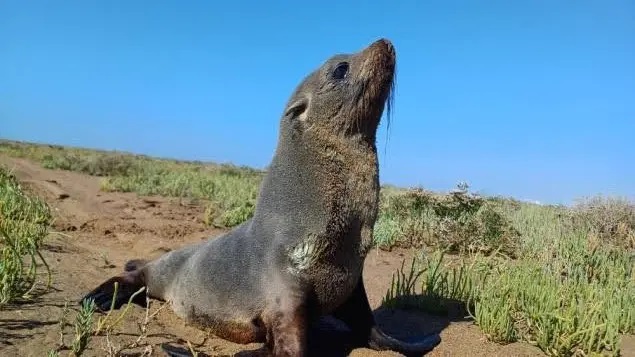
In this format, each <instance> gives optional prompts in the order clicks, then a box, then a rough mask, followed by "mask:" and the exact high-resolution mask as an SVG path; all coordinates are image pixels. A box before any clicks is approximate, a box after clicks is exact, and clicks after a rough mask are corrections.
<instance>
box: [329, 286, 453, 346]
mask: <svg viewBox="0 0 635 357" xmlns="http://www.w3.org/2000/svg"><path fill="white" fill-rule="evenodd" d="M333 316H334V317H335V318H337V319H339V320H341V321H342V322H344V323H346V324H347V325H348V327H349V328H350V330H351V332H352V334H353V340H354V341H353V342H354V343H355V344H356V345H357V346H361V347H370V348H372V349H374V350H392V351H396V352H399V353H401V354H403V355H406V356H421V355H423V354H425V353H427V352H430V351H432V350H433V349H434V348H435V347H436V346H437V345H438V344H439V343H441V336H440V335H439V334H432V335H426V336H424V337H423V338H421V339H419V340H417V341H415V342H406V341H400V340H398V339H396V338H394V337H391V336H388V335H387V334H386V333H385V332H383V331H382V330H380V329H379V326H377V323H376V322H375V317H374V315H373V312H372V310H371V308H370V304H369V302H368V296H367V295H366V290H365V288H364V281H363V279H362V278H361V276H360V278H359V281H358V283H357V285H356V286H355V290H353V293H352V294H351V295H350V296H349V298H348V299H347V300H346V301H345V302H344V304H342V305H340V307H338V308H337V309H336V310H335V311H334V313H333Z"/></svg>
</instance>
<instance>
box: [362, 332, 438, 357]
mask: <svg viewBox="0 0 635 357" xmlns="http://www.w3.org/2000/svg"><path fill="white" fill-rule="evenodd" d="M439 343H441V335H439V334H438V333H434V334H430V335H426V336H424V337H422V338H419V339H417V340H416V341H413V342H406V341H401V340H397V339H396V338H394V337H390V336H388V335H386V334H385V333H384V332H383V331H381V330H380V329H379V328H378V327H377V326H373V328H372V329H371V334H370V339H369V347H370V348H372V349H374V350H391V351H397V352H399V353H401V354H403V355H406V356H421V355H424V354H426V353H427V352H430V351H432V350H433V349H434V348H435V347H436V346H437V345H438V344H439Z"/></svg>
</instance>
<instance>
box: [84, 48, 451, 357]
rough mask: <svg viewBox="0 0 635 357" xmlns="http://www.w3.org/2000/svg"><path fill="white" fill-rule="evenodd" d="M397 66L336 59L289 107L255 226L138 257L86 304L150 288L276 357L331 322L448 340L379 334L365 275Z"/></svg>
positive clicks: (191, 316)
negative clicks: (320, 323) (320, 321)
mask: <svg viewBox="0 0 635 357" xmlns="http://www.w3.org/2000/svg"><path fill="white" fill-rule="evenodd" d="M395 65H396V52H395V48H394V47H393V45H392V43H391V42H390V41H389V40H387V39H379V40H377V41H375V42H373V43H372V44H370V45H369V46H367V47H366V48H364V49H362V50H361V51H359V52H356V53H351V54H338V55H334V56H332V57H331V58H329V59H328V60H326V61H325V62H324V63H323V64H322V65H321V66H320V67H319V68H317V69H316V70H314V71H313V72H312V73H310V74H309V75H308V76H307V77H305V78H304V79H303V81H302V82H301V83H300V84H299V85H298V86H297V87H296V89H295V91H294V92H293V94H292V95H291V97H290V99H289V100H288V102H287V105H286V107H285V109H284V111H283V114H282V117H281V119H280V122H279V134H278V143H277V146H276V150H275V153H274V156H273V158H272V161H271V163H270V165H269V169H268V170H267V173H266V175H265V177H264V179H263V181H262V184H261V187H260V193H259V196H258V201H257V204H256V209H255V212H254V215H253V217H252V218H251V219H249V220H248V221H246V222H244V223H242V224H240V225H239V226H237V227H235V228H234V229H232V230H231V231H229V232H227V233H225V234H223V235H221V236H219V237H217V238H213V239H209V240H207V241H203V242H200V243H198V244H193V245H188V246H185V247H183V248H180V249H178V250H174V251H171V252H169V253H166V254H164V255H162V256H160V257H158V258H157V259H154V260H151V261H143V260H132V261H130V262H128V263H127V264H126V267H125V269H124V272H123V273H121V274H120V275H118V276H114V277H112V278H110V279H108V280H107V281H105V282H104V283H102V284H101V285H99V286H98V287H97V288H95V289H94V290H93V291H91V292H89V293H88V294H87V295H86V296H84V298H83V299H82V300H86V299H92V300H94V301H95V303H96V306H97V308H98V309H99V310H102V311H103V310H108V309H109V308H110V306H111V304H112V306H114V307H115V308H119V307H121V306H122V305H123V304H125V303H126V302H127V301H128V299H129V298H130V297H131V296H132V294H134V293H135V292H136V291H138V290H139V289H140V288H142V287H145V288H146V290H145V293H146V294H147V297H150V298H154V299H158V300H163V301H169V302H170V305H171V307H172V309H173V310H174V312H175V313H176V314H177V315H178V316H180V317H182V318H184V319H185V320H186V321H188V322H189V323H191V324H193V325H196V326H199V327H201V328H204V329H206V330H208V331H210V332H212V333H213V334H215V335H216V336H218V337H221V338H224V339H226V340H229V341H233V342H236V343H242V344H246V343H252V342H263V343H264V346H265V351H267V353H269V354H270V355H273V356H305V355H307V332H308V328H309V325H310V324H311V322H313V321H316V319H317V318H319V317H320V316H324V315H332V316H334V317H335V318H337V319H339V320H341V321H343V322H344V323H345V324H346V325H348V327H349V328H350V330H351V334H352V336H353V339H354V343H355V345H356V346H365V347H370V348H373V349H377V350H385V349H389V350H394V351H397V352H400V353H402V354H405V355H422V354H424V353H425V352H427V351H429V350H431V349H433V348H434V347H435V346H436V345H437V344H438V343H439V342H440V337H439V335H438V334H434V335H428V336H424V337H422V338H421V339H420V340H418V341H417V342H405V341H400V340H397V339H395V338H393V337H391V336H388V335H387V334H385V333H384V332H383V331H381V329H379V327H378V326H377V324H376V323H375V320H374V315H373V313H372V310H371V308H370V305H369V303H368V298H367V296H366V291H365V288H364V283H363V279H362V269H363V263H364V259H365V257H366V254H367V253H368V251H369V250H370V249H371V247H372V242H373V227H374V224H375V220H376V218H377V212H378V202H379V165H378V159H377V149H376V144H375V142H376V133H377V128H378V126H379V123H380V119H381V117H382V115H383V113H384V109H385V108H387V112H388V114H390V109H391V103H392V98H393V93H394V90H393V88H394V85H393V83H394V77H395ZM115 282H116V283H118V285H119V288H118V290H117V294H116V296H114V291H115V290H114V283H115ZM144 302H145V296H143V294H141V295H138V296H137V299H136V300H135V303H137V304H140V305H142V306H144V305H145V303H144Z"/></svg>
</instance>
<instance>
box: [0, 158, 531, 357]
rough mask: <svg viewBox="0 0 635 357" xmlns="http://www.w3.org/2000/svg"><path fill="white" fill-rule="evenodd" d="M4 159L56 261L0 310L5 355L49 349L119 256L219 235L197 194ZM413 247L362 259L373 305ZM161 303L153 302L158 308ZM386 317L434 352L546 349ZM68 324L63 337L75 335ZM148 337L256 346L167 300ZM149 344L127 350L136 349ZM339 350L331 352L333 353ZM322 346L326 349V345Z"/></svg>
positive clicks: (221, 346) (126, 331)
mask: <svg viewBox="0 0 635 357" xmlns="http://www.w3.org/2000/svg"><path fill="white" fill-rule="evenodd" d="M0 163H1V164H5V165H8V166H9V167H10V168H12V169H13V170H14V172H15V173H16V175H17V176H18V178H19V179H20V180H21V181H22V182H23V183H24V185H25V186H26V187H28V188H29V189H31V190H33V191H34V192H35V193H37V194H38V195H40V196H41V197H43V198H44V199H46V200H47V202H49V204H50V205H51V207H52V208H53V209H54V216H55V223H54V230H55V231H57V232H60V233H61V234H52V235H51V236H50V237H49V239H48V241H47V244H46V246H45V251H44V255H45V257H46V258H47V261H48V262H49V264H50V265H51V268H52V270H53V278H54V284H53V289H52V290H51V291H49V292H48V293H46V294H44V295H42V296H41V297H40V298H39V299H37V300H36V301H34V302H31V303H28V304H23V305H15V306H10V307H9V308H7V309H5V310H3V311H0V355H2V356H45V355H46V353H47V351H48V350H49V349H51V348H54V347H55V346H56V343H57V342H58V341H59V331H60V330H59V327H58V326H57V321H58V320H59V317H60V315H61V312H62V307H63V305H64V302H65V301H67V300H70V301H71V302H72V304H71V305H70V307H71V308H72V309H74V310H76V309H77V305H76V304H75V301H76V300H77V299H78V298H79V297H80V296H82V294H83V293H85V292H86V291H88V290H89V289H91V288H92V287H94V286H95V284H97V283H99V282H100V281H102V280H103V279H104V278H105V277H106V276H110V275H113V274H115V273H117V272H118V271H120V270H121V267H122V264H123V263H124V262H125V261H127V260H129V259H131V258H136V257H154V256H157V255H159V254H162V253H163V252H165V251H168V250H170V249H174V248H176V247H179V246H182V245H183V244H187V243H190V242H195V241H199V240H201V239H205V238H207V237H210V236H215V235H218V234H220V233H222V231H219V230H215V229H210V228H207V227H205V225H204V224H203V223H202V221H201V220H200V217H202V212H203V209H204V208H203V207H202V206H200V205H197V204H194V203H191V202H187V201H186V202H181V201H180V200H178V199H168V198H162V197H139V196H137V195H136V194H133V193H107V192H101V191H100V190H99V178H96V177H91V176H88V175H83V174H78V173H74V172H68V171H61V170H48V169H43V168H41V167H40V166H39V165H37V164H35V163H32V162H29V161H27V160H23V159H14V158H7V157H4V156H0ZM412 254H413V253H412V252H411V251H405V250H402V251H399V252H390V253H389V252H383V251H373V252H371V254H370V255H369V257H368V259H367V260H366V263H365V270H364V281H365V284H366V288H367V291H368V294H369V298H370V300H371V305H372V306H373V307H374V308H378V307H379V305H380V303H381V298H382V296H383V295H384V294H385V292H386V289H387V288H388V286H389V284H390V280H391V274H392V273H393V272H394V271H395V270H396V269H397V268H399V266H400V265H401V262H402V260H403V259H410V257H411V256H412ZM157 307H158V303H155V304H154V305H153V307H152V309H153V310H154V309H156V308H157ZM143 317H144V309H142V308H139V307H136V306H135V307H134V309H133V311H132V314H131V316H130V317H128V318H126V319H125V321H124V322H123V324H122V325H121V326H120V327H119V328H118V329H117V331H116V332H117V333H115V334H113V335H111V337H110V340H111V343H113V344H115V345H118V346H123V345H125V344H127V343H130V342H132V341H134V340H135V338H136V335H137V332H138V328H137V325H136V322H137V321H142V320H143ZM377 317H378V321H379V323H380V325H381V326H382V327H384V328H385V329H386V331H387V332H390V333H391V334H393V335H395V336H403V337H407V336H408V335H409V334H414V335H417V334H421V333H426V332H431V331H435V330H436V331H440V330H442V334H441V335H442V338H443V341H442V343H441V344H440V345H439V346H438V347H437V348H436V349H435V350H434V351H432V352H431V353H430V354H428V355H429V356H540V355H542V354H541V353H540V351H539V350H537V349H536V348H533V347H531V346H528V345H525V344H511V345H507V346H500V345H497V344H494V343H491V342H488V341H487V340H486V339H485V337H484V336H483V334H482V333H481V332H480V331H479V329H478V328H477V327H476V326H474V325H473V324H472V323H471V322H468V321H451V320H450V319H448V318H438V317H433V316H429V315H426V314H423V313H416V312H404V311H386V310H381V309H380V310H378V311H377ZM70 332H71V331H70V330H68V331H67V337H66V342H67V343H70V341H71V337H72V336H71V334H70ZM148 334H149V336H148V338H147V340H146V341H147V342H149V343H150V346H154V348H153V351H151V352H150V354H149V355H151V356H162V354H161V353H160V352H159V350H158V348H156V344H157V343H161V342H169V341H171V342H177V341H179V340H180V339H188V340H190V341H191V342H192V343H193V344H194V345H195V346H197V347H196V348H197V350H199V351H201V352H204V353H206V354H207V355H209V356H228V355H232V354H233V353H235V352H238V351H240V350H244V349H252V348H256V347H259V346H258V345H251V346H241V345H236V344H233V343H229V342H227V341H225V340H222V339H218V338H215V337H213V336H206V334H205V333H203V332H202V331H199V330H197V329H195V328H192V327H189V326H187V325H185V323H184V322H183V321H181V320H180V319H178V318H177V317H176V316H175V315H174V314H173V313H172V312H171V311H170V310H169V309H163V310H161V312H160V313H159V314H158V315H157V316H156V318H155V319H153V320H152V321H151V323H150V324H149V325H148ZM342 336H345V335H343V334H342V333H336V332H324V333H323V335H322V337H321V338H320V341H322V339H325V340H324V341H328V342H326V343H328V344H331V345H337V343H336V341H339V340H340V339H342ZM106 345H107V343H106V339H105V338H103V337H96V338H94V340H93V341H92V343H91V349H89V350H88V351H87V352H86V353H85V354H84V355H85V356H106V355H107V353H106V352H105V350H104V348H105V346H106ZM142 350H143V348H137V349H134V350H127V354H125V355H128V356H135V355H140V354H139V353H140V352H141V351H142ZM333 353H334V352H333ZM318 355H330V353H326V352H324V351H323V352H322V353H320V354H318ZM350 355H351V356H396V355H398V354H396V353H392V352H375V351H371V350H368V349H356V350H354V351H352V352H351V353H350Z"/></svg>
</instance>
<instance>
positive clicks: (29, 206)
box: [0, 167, 52, 307]
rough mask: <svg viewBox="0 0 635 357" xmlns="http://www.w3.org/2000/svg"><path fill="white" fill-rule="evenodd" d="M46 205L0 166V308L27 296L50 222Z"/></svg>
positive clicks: (33, 281)
mask: <svg viewBox="0 0 635 357" xmlns="http://www.w3.org/2000/svg"><path fill="white" fill-rule="evenodd" d="M51 219H52V217H51V214H50V210H49V207H48V206H47V205H46V203H44V201H41V200H40V199H38V198H37V197H34V196H31V195H29V194H27V193H25V192H24V190H23V189H22V187H21V186H20V184H19V183H18V181H17V180H16V178H15V177H14V176H13V175H12V174H10V173H9V172H8V171H7V169H6V168H3V167H0V307H2V306H3V305H5V304H7V303H9V302H12V301H14V300H15V299H19V298H29V296H30V294H31V293H32V292H33V291H34V288H35V286H36V279H37V263H38V259H39V260H40V262H41V263H43V264H44V266H45V267H46V268H47V272H48V273H49V275H48V277H49V279H48V283H49V284H50V282H51V281H50V277H51V275H50V272H49V271H48V265H47V264H46V261H45V260H44V258H43V257H42V255H41V254H40V246H41V244H42V240H43V239H44V238H45V237H46V235H47V234H48V229H49V225H50V222H51Z"/></svg>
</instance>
